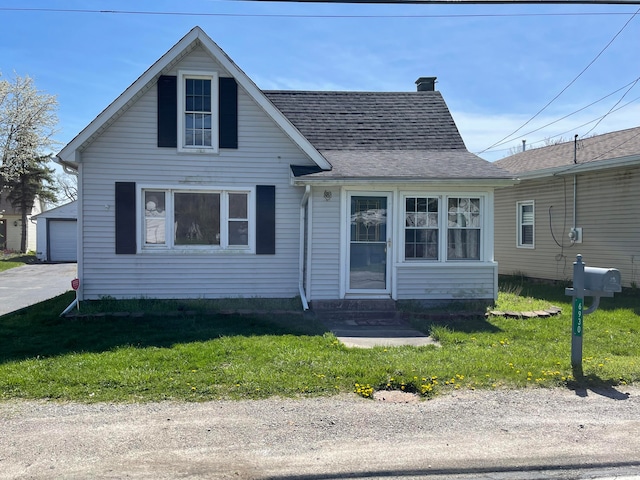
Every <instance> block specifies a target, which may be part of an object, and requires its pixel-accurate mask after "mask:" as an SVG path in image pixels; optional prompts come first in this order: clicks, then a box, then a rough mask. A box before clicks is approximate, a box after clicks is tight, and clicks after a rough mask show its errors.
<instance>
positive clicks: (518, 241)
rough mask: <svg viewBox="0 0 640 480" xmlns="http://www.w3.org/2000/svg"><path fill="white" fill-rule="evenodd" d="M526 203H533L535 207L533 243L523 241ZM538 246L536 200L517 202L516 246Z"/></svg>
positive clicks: (528, 247)
mask: <svg viewBox="0 0 640 480" xmlns="http://www.w3.org/2000/svg"><path fill="white" fill-rule="evenodd" d="M525 205H531V206H532V207H533V222H532V223H531V226H532V227H533V232H532V242H531V245H528V244H523V243H522V207H523V206H525ZM535 246H536V205H535V201H534V200H523V201H521V202H516V247H517V248H527V249H529V250H532V249H534V248H535Z"/></svg>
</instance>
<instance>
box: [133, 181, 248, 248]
mask: <svg viewBox="0 0 640 480" xmlns="http://www.w3.org/2000/svg"><path fill="white" fill-rule="evenodd" d="M146 190H152V191H158V192H160V191H163V192H165V202H166V205H165V212H166V215H165V222H166V225H169V224H170V223H171V224H173V221H174V220H173V218H174V212H173V208H174V205H173V203H174V200H173V194H174V193H219V194H220V245H175V244H174V241H175V238H174V235H173V227H171V228H169V227H165V229H166V230H165V231H166V234H165V235H166V237H165V243H164V244H146V243H145V234H146V231H145V228H146V226H145V208H144V192H145V191H146ZM230 193H246V194H247V216H248V222H249V232H248V245H229V194H230ZM255 195H256V191H255V187H246V188H243V187H236V186H234V187H210V188H201V187H195V186H194V187H187V186H183V185H180V186H173V187H168V186H165V185H140V186H139V189H138V195H137V197H138V200H137V212H138V213H137V214H138V218H139V219H140V220H139V222H138V223H139V228H138V253H150V252H153V253H158V252H166V253H225V254H229V253H239V254H254V253H255V251H256V247H255V245H256V213H255V198H256V197H255Z"/></svg>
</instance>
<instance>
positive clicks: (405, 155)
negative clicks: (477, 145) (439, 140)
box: [308, 149, 512, 180]
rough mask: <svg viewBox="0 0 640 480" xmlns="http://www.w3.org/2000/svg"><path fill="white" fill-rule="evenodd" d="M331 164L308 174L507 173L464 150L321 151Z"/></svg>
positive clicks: (503, 175) (488, 175)
mask: <svg viewBox="0 0 640 480" xmlns="http://www.w3.org/2000/svg"><path fill="white" fill-rule="evenodd" d="M321 153H322V154H323V155H324V157H325V158H326V159H327V160H328V161H329V163H331V165H333V169H332V170H331V171H327V172H318V173H313V174H311V175H308V176H309V177H312V178H332V179H358V178H364V177H366V178H369V179H394V180H415V179H429V180H435V179H442V180H445V179H459V180H462V179H468V180H471V179H496V178H511V177H512V175H511V174H509V173H508V172H506V171H504V170H502V169H500V168H498V167H496V166H495V165H493V164H492V163H490V162H487V161H486V160H483V159H482V158H480V157H478V156H476V155H474V154H473V153H470V152H468V151H466V150H462V149H455V150H371V151H368V150H322V151H321Z"/></svg>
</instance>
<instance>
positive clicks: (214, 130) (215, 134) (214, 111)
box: [178, 70, 220, 154]
mask: <svg viewBox="0 0 640 480" xmlns="http://www.w3.org/2000/svg"><path fill="white" fill-rule="evenodd" d="M188 78H195V79H205V80H211V146H210V147H203V146H189V145H185V144H184V140H185V124H184V115H185V94H186V91H185V80H186V79H188ZM218 87H219V84H218V73H217V72H203V71H198V70H179V71H178V151H179V152H183V153H209V154H211V153H218V149H219V148H218V146H219V144H220V138H219V137H220V131H219V125H218V122H219V114H218V110H219V105H218V101H219V100H218V99H219V94H218Z"/></svg>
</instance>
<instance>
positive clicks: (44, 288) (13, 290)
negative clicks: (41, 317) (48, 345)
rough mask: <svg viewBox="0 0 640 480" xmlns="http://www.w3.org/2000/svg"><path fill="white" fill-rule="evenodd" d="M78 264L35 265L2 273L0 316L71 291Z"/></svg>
mask: <svg viewBox="0 0 640 480" xmlns="http://www.w3.org/2000/svg"><path fill="white" fill-rule="evenodd" d="M76 272H77V267H76V264H75V263H52V264H47V263H36V264H33V265H24V266H22V267H16V268H11V269H9V270H6V271H4V272H0V316H1V315H5V314H7V313H10V312H15V311H16V310H20V309H21V308H25V307H28V306H30V305H34V304H36V303H40V302H43V301H45V300H48V299H50V298H53V297H56V296H58V295H61V294H63V293H64V292H66V291H68V290H71V280H73V279H74V278H75V277H76Z"/></svg>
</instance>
